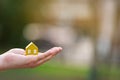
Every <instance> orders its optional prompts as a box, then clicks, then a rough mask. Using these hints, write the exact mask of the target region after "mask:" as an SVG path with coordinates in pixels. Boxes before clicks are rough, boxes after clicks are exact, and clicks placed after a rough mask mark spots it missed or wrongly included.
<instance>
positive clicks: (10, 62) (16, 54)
mask: <svg viewBox="0 0 120 80" xmlns="http://www.w3.org/2000/svg"><path fill="white" fill-rule="evenodd" d="M61 50H62V48H61V47H54V48H52V49H50V50H48V51H46V52H45V53H39V54H38V55H27V56H25V50H24V49H19V48H15V49H11V50H9V51H7V52H6V53H4V54H2V55H0V59H1V61H0V64H1V65H0V66H2V67H0V68H1V69H2V70H3V69H14V68H34V67H37V66H39V65H41V64H43V63H45V62H46V61H48V60H50V59H51V58H52V57H54V56H55V55H56V54H58V53H59V52H60V51H61Z"/></svg>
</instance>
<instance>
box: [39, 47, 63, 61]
mask: <svg viewBox="0 0 120 80" xmlns="http://www.w3.org/2000/svg"><path fill="white" fill-rule="evenodd" d="M61 50H62V48H60V47H54V48H52V49H50V50H48V51H46V52H45V53H39V55H38V60H42V59H44V58H46V57H48V56H50V55H56V54H57V53H59V52H60V51H61Z"/></svg>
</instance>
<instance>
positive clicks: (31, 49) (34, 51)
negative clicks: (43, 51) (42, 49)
mask: <svg viewBox="0 0 120 80" xmlns="http://www.w3.org/2000/svg"><path fill="white" fill-rule="evenodd" d="M26 55H38V47H37V46H36V45H35V44H34V43H33V42H31V43H30V44H29V45H28V46H27V47H26Z"/></svg>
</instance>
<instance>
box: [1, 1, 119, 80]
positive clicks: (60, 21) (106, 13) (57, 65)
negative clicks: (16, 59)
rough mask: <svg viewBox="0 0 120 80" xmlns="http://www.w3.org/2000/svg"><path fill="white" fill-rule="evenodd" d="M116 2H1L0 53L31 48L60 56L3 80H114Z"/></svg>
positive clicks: (116, 64) (116, 62)
mask: <svg viewBox="0 0 120 80" xmlns="http://www.w3.org/2000/svg"><path fill="white" fill-rule="evenodd" d="M119 14H120V1H119V0H0V53H1V54H2V53H4V52H5V51H7V50H9V49H11V48H16V47H17V48H25V47H26V45H27V44H29V42H31V41H32V42H34V43H35V44H36V45H37V46H38V47H39V50H40V51H41V52H44V51H46V50H48V49H50V48H52V47H54V46H61V47H63V51H62V52H61V54H59V55H57V56H56V57H55V58H54V59H52V60H51V61H49V62H47V63H45V64H44V65H42V66H40V67H37V68H34V69H18V70H8V71H1V72H0V79H2V80H28V79H29V80H119V79H120V77H119V75H120V49H119V48H120V36H119V34H120V31H119V30H120V15H119Z"/></svg>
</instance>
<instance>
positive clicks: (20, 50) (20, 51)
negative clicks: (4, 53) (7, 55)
mask: <svg viewBox="0 0 120 80" xmlns="http://www.w3.org/2000/svg"><path fill="white" fill-rule="evenodd" d="M8 52H12V53H15V54H22V55H24V54H25V50H24V49H20V48H14V49H11V50H9V51H8Z"/></svg>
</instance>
